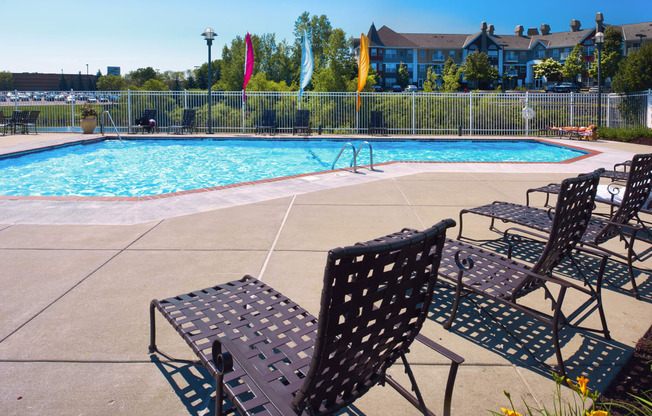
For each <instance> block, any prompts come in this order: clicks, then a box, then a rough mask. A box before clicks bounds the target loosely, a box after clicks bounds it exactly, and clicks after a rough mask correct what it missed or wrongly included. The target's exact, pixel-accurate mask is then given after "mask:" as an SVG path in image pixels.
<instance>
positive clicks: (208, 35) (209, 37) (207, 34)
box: [201, 27, 216, 134]
mask: <svg viewBox="0 0 652 416" xmlns="http://www.w3.org/2000/svg"><path fill="white" fill-rule="evenodd" d="M201 35H202V36H203V37H204V39H206V45H208V132H207V134H213V120H212V117H213V111H212V105H213V97H212V95H211V86H212V83H213V82H212V81H213V79H212V76H211V46H212V45H213V39H215V36H216V35H215V32H214V31H213V29H211V28H210V27H207V28H206V30H204V33H202V34H201Z"/></svg>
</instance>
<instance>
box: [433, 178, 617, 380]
mask: <svg viewBox="0 0 652 416" xmlns="http://www.w3.org/2000/svg"><path fill="white" fill-rule="evenodd" d="M598 182H599V171H595V172H592V173H589V174H585V175H580V176H579V177H576V178H570V179H566V180H564V181H563V182H562V183H561V187H560V191H559V198H558V200H557V205H556V207H555V210H554V217H553V219H552V223H551V226H550V233H549V237H548V239H547V241H546V244H545V248H544V250H543V252H542V254H541V255H540V257H539V258H538V260H537V261H536V262H535V263H534V265H533V266H528V265H526V264H524V263H521V262H518V261H515V260H513V259H510V258H509V257H503V256H501V255H499V254H496V253H493V252H490V251H486V250H485V249H483V248H479V247H477V246H474V245H472V244H467V243H465V242H461V241H458V240H452V239H447V240H446V243H445V245H444V252H443V254H442V261H441V264H440V267H439V271H438V272H439V275H440V276H441V277H443V278H444V279H443V280H447V281H449V282H452V283H453V284H454V285H455V301H454V305H453V308H452V310H451V313H450V317H449V319H448V321H447V322H446V323H445V324H444V328H446V329H449V328H451V326H452V325H453V322H454V320H455V316H456V312H457V308H458V306H459V303H460V299H461V298H462V296H463V295H464V296H466V295H469V294H474V295H478V296H481V297H484V298H488V299H491V300H492V301H494V302H497V303H500V304H503V305H506V306H508V307H510V308H511V309H514V310H516V311H518V312H521V313H524V314H526V315H528V316H530V317H532V318H534V319H535V320H536V321H538V322H541V323H543V324H545V325H548V326H550V327H551V330H552V334H551V336H552V343H553V346H554V350H555V355H556V358H557V364H558V367H559V370H560V372H561V374H562V375H563V374H565V371H566V370H565V367H564V360H563V357H562V354H561V348H560V342H559V331H560V330H561V329H562V328H564V327H566V326H568V327H574V328H577V329H582V330H587V331H592V332H601V333H602V334H603V335H604V337H605V338H606V339H610V335H609V330H608V328H607V322H606V319H605V314H604V310H603V307H602V298H601V285H602V277H603V273H604V268H605V265H606V261H607V257H606V256H603V257H602V262H601V265H600V268H599V271H598V277H597V281H596V282H595V284H593V283H592V282H590V281H589V280H588V279H587V278H586V276H585V275H582V277H584V282H583V283H584V285H578V284H575V283H572V282H569V281H567V280H565V279H563V278H560V277H558V276H555V275H553V274H552V273H553V269H554V268H555V267H556V266H557V265H559V264H560V263H561V261H562V260H564V259H565V258H566V257H571V260H572V256H571V252H572V251H573V250H574V248H575V247H576V245H577V243H578V242H579V241H580V238H581V237H582V235H583V234H584V232H585V231H586V229H587V225H588V223H589V219H590V218H591V211H592V209H593V200H594V197H595V193H596V189H597V185H598ZM541 289H542V291H543V294H544V300H543V302H544V303H541V302H535V299H532V298H531V297H529V299H528V300H527V301H524V302H520V301H519V299H521V298H523V297H524V296H525V295H528V294H530V293H532V292H533V291H535V290H541ZM551 289H557V290H551ZM571 291H573V293H574V294H575V296H574V299H573V300H572V302H576V301H578V296H580V297H586V300H585V301H584V303H582V304H581V305H580V306H579V307H577V309H575V310H574V311H572V312H570V313H569V312H568V311H566V309H568V307H569V306H568V305H564V298H565V296H566V294H567V292H571ZM532 296H534V294H533V295H532ZM548 301H550V303H548ZM572 305H573V304H572ZM564 307H565V308H564ZM596 309H597V310H598V313H599V315H600V320H601V324H602V329H597V328H588V327H582V326H580V324H581V323H582V321H584V319H585V318H586V317H588V316H589V315H590V314H591V313H592V312H594V311H595V310H596Z"/></svg>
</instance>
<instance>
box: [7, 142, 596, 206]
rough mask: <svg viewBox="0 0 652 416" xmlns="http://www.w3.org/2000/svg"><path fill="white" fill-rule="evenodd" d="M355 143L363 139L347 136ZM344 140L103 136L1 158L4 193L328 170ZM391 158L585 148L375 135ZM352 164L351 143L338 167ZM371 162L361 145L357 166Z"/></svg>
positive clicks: (543, 154) (552, 158) (159, 189)
mask: <svg viewBox="0 0 652 416" xmlns="http://www.w3.org/2000/svg"><path fill="white" fill-rule="evenodd" d="M350 142H351V143H352V144H353V145H354V146H355V147H356V149H358V148H359V145H360V144H361V143H362V142H361V141H350ZM345 143H347V141H341V140H230V139H226V140H221V139H220V140H218V139H203V140H202V139H197V140H167V139H166V140H162V139H158V140H156V139H155V140H151V139H149V140H122V141H120V140H105V141H100V142H94V143H92V144H77V145H72V146H65V147H60V148H54V149H51V150H45V151H40V152H33V153H29V154H23V155H20V156H17V157H4V158H1V159H0V178H2V179H1V180H0V195H78V196H131V197H134V196H136V197H137V196H148V195H158V194H165V193H172V192H178V191H183V190H190V189H197V188H209V187H216V186H224V185H231V184H236V183H243V182H251V181H257V180H262V179H271V178H277V177H284V176H291V175H298V174H305V173H313V172H321V171H327V170H330V169H331V166H332V163H333V161H334V160H335V158H336V157H337V154H338V153H339V152H340V150H341V149H342V146H344V144H345ZM371 143H372V146H373V158H374V164H378V163H383V162H391V161H423V162H434V161H445V162H561V161H564V160H567V159H571V158H574V157H578V156H581V155H583V154H585V153H586V152H583V151H581V150H578V149H572V148H567V147H563V146H555V145H552V144H547V143H542V142H537V141H534V140H518V141H515V140H438V141H430V140H403V141H399V140H388V141H373V142H371ZM351 163H352V152H351V149H350V147H349V148H348V149H346V150H345V151H344V153H343V154H342V156H341V158H340V159H339V161H338V162H337V165H336V166H335V168H336V169H337V168H344V167H348V166H350V164H351ZM368 164H369V148H368V147H367V146H363V148H362V150H361V151H360V154H359V156H358V165H368Z"/></svg>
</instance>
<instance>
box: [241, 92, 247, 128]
mask: <svg viewBox="0 0 652 416" xmlns="http://www.w3.org/2000/svg"><path fill="white" fill-rule="evenodd" d="M244 93H245V91H244V88H243V89H242V96H244ZM246 103H247V102H246V101H245V100H242V133H244V132H245V104H246Z"/></svg>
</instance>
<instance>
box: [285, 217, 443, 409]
mask: <svg viewBox="0 0 652 416" xmlns="http://www.w3.org/2000/svg"><path fill="white" fill-rule="evenodd" d="M454 225H455V221H453V220H451V219H448V220H444V221H442V222H440V223H439V224H437V225H435V226H433V227H431V228H429V229H427V230H425V231H422V232H420V233H408V232H407V230H403V232H399V233H396V234H393V235H391V236H388V237H384V238H383V239H378V240H374V241H372V242H368V243H365V244H359V245H355V246H350V247H345V248H337V249H333V250H331V251H330V252H329V253H328V259H327V263H326V270H325V272H324V288H323V289H322V297H321V310H320V312H319V319H318V325H319V327H318V329H317V338H316V341H315V348H314V353H313V356H312V360H311V363H310V369H309V371H308V374H307V375H306V379H305V380H304V383H303V385H302V387H301V389H300V390H299V391H298V392H297V394H296V396H295V397H294V400H293V402H292V406H293V407H294V409H295V410H296V411H297V412H298V413H300V412H301V411H303V410H306V411H307V412H306V413H307V414H311V415H317V414H331V413H334V412H335V411H337V410H338V409H341V408H343V407H345V406H347V405H348V404H349V403H351V402H353V401H354V400H355V399H356V398H358V397H360V396H361V395H363V394H364V393H365V392H366V391H367V390H369V388H371V387H373V386H374V385H375V384H377V383H379V382H383V381H384V376H385V370H386V369H387V368H388V367H389V366H391V365H392V364H393V363H394V362H395V361H396V360H397V359H398V358H399V357H400V356H401V355H402V354H404V353H406V352H407V350H408V348H409V346H410V344H411V343H412V341H413V340H414V338H415V337H416V336H417V334H418V332H419V330H420V329H421V326H422V324H423V322H424V320H425V318H426V316H427V313H428V309H429V306H430V302H431V301H432V296H433V288H434V285H435V282H436V279H437V270H438V268H439V262H440V260H441V252H442V248H443V244H444V240H445V230H446V229H447V228H449V227H452V226H454Z"/></svg>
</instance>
